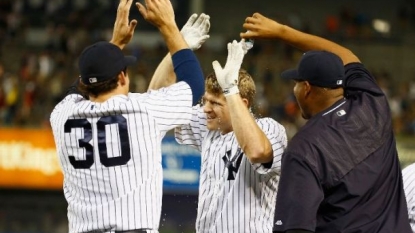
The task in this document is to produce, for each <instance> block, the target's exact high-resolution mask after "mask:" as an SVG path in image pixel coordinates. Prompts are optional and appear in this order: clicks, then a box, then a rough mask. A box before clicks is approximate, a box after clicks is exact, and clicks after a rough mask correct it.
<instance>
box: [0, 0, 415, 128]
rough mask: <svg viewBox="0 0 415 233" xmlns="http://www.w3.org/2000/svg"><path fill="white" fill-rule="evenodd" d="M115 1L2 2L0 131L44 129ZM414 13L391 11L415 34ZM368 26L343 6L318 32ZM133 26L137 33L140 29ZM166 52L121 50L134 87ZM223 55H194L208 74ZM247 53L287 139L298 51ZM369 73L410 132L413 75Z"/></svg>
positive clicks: (347, 32) (294, 123) (346, 34)
mask: <svg viewBox="0 0 415 233" xmlns="http://www.w3.org/2000/svg"><path fill="white" fill-rule="evenodd" d="M116 4H117V1H107V0H93V1H92V0H91V1H85V0H71V1H69V0H53V1H46V0H14V1H0V126H2V127H49V123H48V121H49V114H50V112H51V110H52V108H53V106H54V105H55V104H56V103H57V102H58V101H59V100H60V99H61V98H62V96H63V94H64V93H65V89H66V88H67V87H68V86H69V85H70V84H71V83H72V82H73V81H74V80H75V79H76V78H77V76H78V74H77V57H78V55H79V54H80V52H81V50H82V49H83V48H84V47H85V46H87V45H89V44H91V43H93V42H95V41H98V40H108V34H109V35H110V33H111V28H112V23H113V19H114V17H115V12H114V10H113V9H115V8H116ZM408 4H409V5H408ZM103 15H105V16H106V17H103ZM414 15H415V14H414V11H413V4H412V3H411V1H405V3H404V4H402V7H401V8H399V11H398V12H396V21H395V22H394V23H395V24H396V25H395V27H394V28H399V30H400V31H401V32H404V31H405V30H412V31H414V26H413V25H414V21H415V20H414V18H415V16H414ZM132 17H135V18H137V17H136V16H132ZM185 18H187V16H185ZM281 20H284V21H286V23H287V24H291V25H292V26H293V27H296V28H299V29H301V30H312V29H311V28H310V25H308V24H307V22H306V21H305V20H302V19H301V17H299V16H298V15H295V14H288V15H286V16H285V18H283V19H281ZM370 24H371V21H370V19H369V17H368V16H367V15H364V14H361V13H359V14H358V13H355V12H354V11H353V9H351V8H350V7H349V8H348V7H344V8H342V9H339V12H338V14H337V15H330V14H328V15H327V17H326V22H324V24H323V25H322V27H323V30H320V31H324V33H326V35H325V36H327V37H336V38H339V40H340V39H341V40H347V39H350V38H359V37H365V38H368V39H369V40H370V38H371V37H374V35H375V34H376V31H374V30H373V29H372V27H371V26H370ZM141 26H142V25H141ZM29 28H43V29H46V30H44V33H46V35H42V38H46V39H45V40H46V42H45V43H43V44H42V46H35V45H33V44H25V43H26V42H27V36H28V35H27V34H26V33H27V31H28V30H27V29H29ZM138 28H139V29H138V30H141V29H140V25H139V26H138ZM32 39H36V38H32ZM166 51H167V50H166V49H165V48H164V46H163V45H160V46H157V47H156V48H150V49H149V48H144V47H141V46H139V45H134V46H130V47H128V48H127V51H126V53H130V54H133V55H135V56H136V57H137V58H138V61H139V62H138V64H137V65H136V66H135V67H133V68H131V69H129V70H128V72H129V74H130V77H131V80H132V89H131V90H133V91H136V92H145V91H146V87H147V85H148V83H149V79H150V78H151V76H152V72H153V71H154V69H155V67H156V66H157V64H158V62H159V61H160V60H161V59H162V57H163V56H164V55H165V53H166ZM225 52H226V50H225V49H223V51H222V53H219V54H218V53H217V52H216V51H210V50H208V49H204V48H203V47H202V49H201V50H199V51H197V55H198V56H199V58H200V59H201V63H202V66H203V68H204V70H205V71H206V74H207V73H209V72H211V61H212V60H213V59H217V58H218V57H221V56H222V57H223V56H224V54H225ZM250 53H251V54H249V55H247V56H246V59H245V62H244V68H246V69H247V70H248V71H249V72H250V73H251V74H253V76H254V79H255V80H256V82H257V83H258V85H257V86H258V95H257V100H258V103H257V105H256V109H255V110H256V112H257V113H258V114H260V115H263V116H271V117H273V118H275V119H276V120H278V121H280V122H281V123H283V124H284V125H285V126H286V128H287V132H288V134H289V136H292V135H293V134H295V132H296V130H297V128H298V127H299V126H301V125H302V124H303V123H304V121H303V120H302V119H301V116H300V115H299V110H298V108H297V105H296V103H295V100H294V97H293V95H292V86H293V85H292V83H285V82H283V81H282V80H280V79H279V73H280V72H281V70H283V69H286V68H290V67H293V66H294V65H295V64H296V62H297V60H298V57H299V56H300V55H301V54H300V53H299V52H298V51H296V50H294V49H293V48H291V47H289V46H284V45H280V44H278V43H275V42H274V43H271V42H267V41H258V42H256V43H255V46H254V49H253V51H252V52H251V51H250ZM276 54H279V56H276ZM143 57H144V59H141V58H143ZM373 69H374V70H372V72H373V74H374V75H375V76H376V78H377V80H378V81H379V83H380V84H381V85H382V87H383V88H384V90H385V92H386V93H387V94H388V96H389V99H390V104H391V107H392V111H393V115H394V120H395V126H396V127H395V128H396V130H397V132H398V133H406V134H415V74H412V76H414V77H413V78H412V79H411V80H403V81H396V78H395V77H393V73H391V71H388V70H383V68H382V67H377V68H373Z"/></svg>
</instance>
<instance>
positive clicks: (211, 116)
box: [203, 92, 232, 134]
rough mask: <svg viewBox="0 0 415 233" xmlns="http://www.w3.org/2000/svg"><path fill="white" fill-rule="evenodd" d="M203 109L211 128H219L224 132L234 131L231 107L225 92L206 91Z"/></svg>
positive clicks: (208, 126)
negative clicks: (213, 92)
mask: <svg viewBox="0 0 415 233" xmlns="http://www.w3.org/2000/svg"><path fill="white" fill-rule="evenodd" d="M203 111H204V112H205V113H206V118H207V128H208V129H209V130H219V131H221V133H222V134H226V133H229V132H230V131H232V123H231V120H230V114H229V109H228V105H227V103H226V98H225V96H224V95H223V94H220V95H215V94H212V93H209V92H205V95H204V96H203Z"/></svg>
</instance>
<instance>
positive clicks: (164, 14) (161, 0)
mask: <svg viewBox="0 0 415 233" xmlns="http://www.w3.org/2000/svg"><path fill="white" fill-rule="evenodd" d="M136 6H137V7H138V11H140V13H141V15H142V16H143V18H144V19H145V20H146V21H147V22H149V23H151V24H153V25H154V26H156V27H157V28H158V29H159V30H163V29H164V28H171V27H173V28H174V27H175V26H176V21H175V18H174V17H175V16H174V10H173V6H172V4H171V2H170V0H157V1H156V0H145V6H144V5H143V4H141V3H140V2H137V3H136Z"/></svg>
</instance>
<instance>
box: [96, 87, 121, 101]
mask: <svg viewBox="0 0 415 233" xmlns="http://www.w3.org/2000/svg"><path fill="white" fill-rule="evenodd" d="M116 95H127V94H126V93H125V92H124V91H123V90H122V89H120V88H116V89H114V90H112V91H110V92H107V93H104V94H101V95H99V96H97V97H92V96H89V100H90V101H92V102H96V103H103V102H105V101H107V100H108V99H110V98H111V97H113V96H116Z"/></svg>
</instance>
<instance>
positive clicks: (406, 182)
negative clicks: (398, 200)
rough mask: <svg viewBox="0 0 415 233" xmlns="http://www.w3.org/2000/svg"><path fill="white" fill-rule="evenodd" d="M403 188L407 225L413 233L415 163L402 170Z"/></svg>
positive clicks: (414, 227) (414, 228) (414, 230)
mask: <svg viewBox="0 0 415 233" xmlns="http://www.w3.org/2000/svg"><path fill="white" fill-rule="evenodd" d="M402 179H403V187H404V191H405V197H406V205H407V207H408V216H409V224H411V228H412V232H414V233H415V163H412V164H410V165H408V166H407V167H405V168H404V169H403V170H402Z"/></svg>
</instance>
